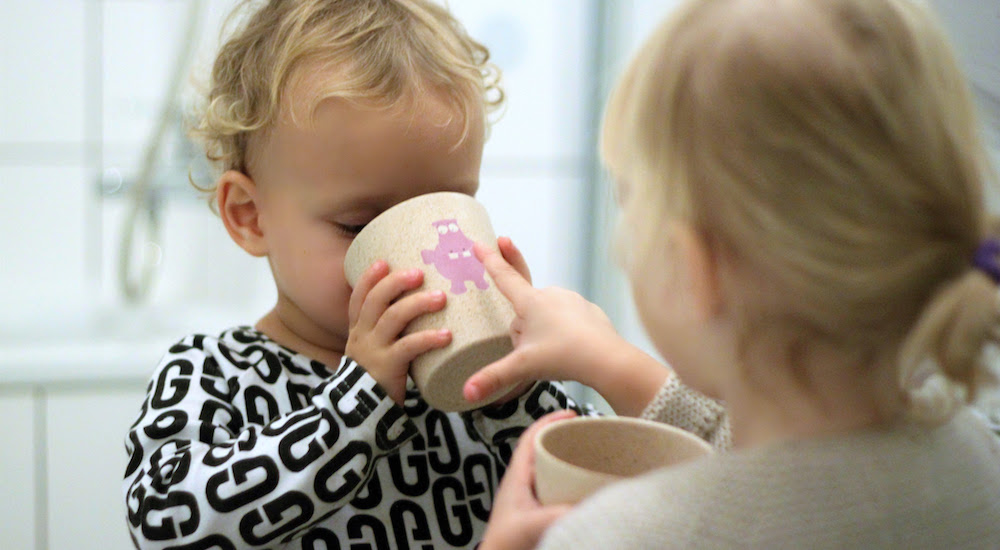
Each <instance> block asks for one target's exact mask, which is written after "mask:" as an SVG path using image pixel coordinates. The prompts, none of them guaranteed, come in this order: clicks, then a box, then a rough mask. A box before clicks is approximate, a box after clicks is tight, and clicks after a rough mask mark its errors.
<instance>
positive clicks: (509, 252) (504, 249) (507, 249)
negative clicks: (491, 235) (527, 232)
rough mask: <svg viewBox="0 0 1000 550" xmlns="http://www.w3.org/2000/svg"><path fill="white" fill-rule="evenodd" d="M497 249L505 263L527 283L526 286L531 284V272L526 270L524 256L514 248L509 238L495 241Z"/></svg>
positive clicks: (526, 263)
mask: <svg viewBox="0 0 1000 550" xmlns="http://www.w3.org/2000/svg"><path fill="white" fill-rule="evenodd" d="M497 248H499V249H500V254H501V255H502V256H503V258H504V259H505V260H507V263H509V264H510V266H511V267H513V268H514V270H516V271H517V272H518V273H520V274H521V276H522V277H524V280H525V281H528V284H531V270H530V269H529V268H528V262H527V261H526V260H525V259H524V254H521V250H520V249H518V248H517V247H516V246H514V241H513V240H511V238H510V237H500V238H499V239H497Z"/></svg>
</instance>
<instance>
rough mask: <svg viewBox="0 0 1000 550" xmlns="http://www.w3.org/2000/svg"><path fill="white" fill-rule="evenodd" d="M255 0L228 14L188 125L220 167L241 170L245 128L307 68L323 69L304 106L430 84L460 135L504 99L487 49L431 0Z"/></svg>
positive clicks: (367, 99)
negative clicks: (228, 28)
mask: <svg viewBox="0 0 1000 550" xmlns="http://www.w3.org/2000/svg"><path fill="white" fill-rule="evenodd" d="M258 4H260V3H259V2H253V1H245V2H242V3H241V4H240V5H239V6H237V7H236V9H234V10H233V13H232V14H231V15H230V18H229V21H231V22H235V21H238V22H239V24H238V25H237V26H236V28H235V29H234V30H233V31H232V33H231V34H230V36H229V38H228V40H226V41H225V43H224V44H223V45H222V47H221V48H220V50H219V52H218V55H217V56H216V58H215V62H214V66H213V68H212V73H211V81H210V83H209V84H208V91H207V93H206V94H205V98H204V102H203V104H202V105H201V107H200V108H199V109H198V110H197V111H196V112H195V117H194V121H193V124H192V128H191V131H190V133H191V135H192V137H193V138H195V139H197V140H198V141H200V142H201V143H202V144H203V146H204V148H205V153H206V156H207V158H208V159H209V161H210V162H211V163H213V165H214V166H215V168H217V169H219V170H220V171H223V170H230V169H231V170H239V171H243V172H246V170H247V162H248V159H247V156H248V141H249V139H250V137H251V136H252V135H255V134H257V133H261V132H266V131H267V130H268V129H269V128H270V127H272V125H273V124H274V123H275V122H276V120H277V118H278V116H279V114H280V112H281V109H282V102H283V100H284V98H283V94H285V93H287V90H288V89H289V87H290V86H291V85H292V84H294V82H295V81H296V78H299V77H304V76H305V75H304V74H302V73H305V72H308V73H309V74H310V75H315V74H322V75H324V76H326V81H325V82H324V83H323V84H322V86H321V88H320V90H319V91H318V92H317V94H316V97H314V98H312V102H311V105H310V107H309V110H308V113H309V114H310V115H311V114H312V113H313V111H314V110H315V108H316V107H317V106H318V104H319V103H320V102H321V101H323V100H325V99H328V98H334V97H336V98H343V99H346V100H349V101H355V102H359V103H364V104H366V105H370V106H374V107H382V108H388V107H391V106H394V105H396V104H397V103H398V102H399V101H400V100H402V99H404V98H406V97H412V95H413V93H414V92H416V91H419V90H421V89H422V88H423V87H429V88H431V89H433V90H434V91H435V92H443V93H444V94H445V95H446V96H447V98H448V99H449V100H450V101H451V102H452V104H453V106H454V107H455V110H456V112H457V113H458V114H459V115H460V116H461V120H462V123H463V128H464V131H463V133H462V139H464V138H465V136H466V135H467V133H468V131H469V129H470V125H471V123H472V122H473V121H474V120H475V117H481V116H486V114H487V113H489V112H492V111H493V110H495V109H498V108H499V106H500V105H501V104H502V102H503V91H502V90H501V88H500V71H499V69H497V68H496V67H495V66H494V65H493V64H492V63H490V62H489V51H488V50H487V49H486V47H485V46H483V45H482V44H480V43H479V42H477V41H475V40H473V39H472V38H471V37H470V36H469V35H468V33H467V32H466V31H465V29H464V28H463V27H462V25H461V24H460V23H459V22H458V21H457V20H456V19H455V18H454V17H453V16H452V15H451V14H450V13H449V12H448V10H447V9H446V8H445V7H442V6H440V5H438V4H436V3H434V2H433V1H429V0H270V1H268V2H266V3H264V4H263V5H259V6H258ZM251 8H255V9H251ZM247 12H249V13H247ZM241 15H242V16H243V17H242V18H241V17H240V16H241ZM292 115H293V117H294V115H295V113H292ZM203 190H204V191H206V192H208V193H211V192H213V189H212V188H211V187H208V188H205V189H203Z"/></svg>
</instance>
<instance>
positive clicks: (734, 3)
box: [602, 0, 1000, 418]
mask: <svg viewBox="0 0 1000 550" xmlns="http://www.w3.org/2000/svg"><path fill="white" fill-rule="evenodd" d="M979 132H980V125H979V123H978V121H977V118H976V113H975V109H974V102H973V99H972V95H971V92H970V90H969V87H968V84H967V83H966V81H965V78H964V75H963V73H962V71H961V69H960V66H959V64H958V62H957V61H956V56H955V53H954V51H953V49H952V47H951V45H950V43H949V41H948V39H947V37H946V35H945V33H944V31H943V30H942V29H941V27H940V25H939V24H938V23H937V21H936V20H935V18H934V17H933V15H932V14H931V13H930V12H929V11H928V10H927V8H926V7H924V6H922V5H921V4H920V3H917V2H912V1H910V0H815V1H810V2H795V1H780V0H776V1H760V0H700V1H691V2H687V3H686V4H684V6H683V7H681V8H679V9H678V10H677V11H676V12H674V14H673V17H672V18H671V19H670V20H669V21H668V22H667V23H665V24H664V26H662V27H661V28H659V29H658V30H657V31H656V33H655V34H654V36H653V37H652V38H651V40H650V41H649V42H648V43H647V44H646V46H645V47H644V48H643V50H642V51H641V53H640V54H639V55H638V56H637V57H636V58H635V59H634V61H633V63H632V65H631V66H630V67H629V68H628V70H627V71H626V74H625V75H624V77H623V79H622V81H621V84H620V85H619V87H618V88H617V89H616V90H615V92H614V94H613V96H612V98H611V100H610V102H609V106H608V109H607V112H606V114H605V126H604V135H603V138H602V139H603V149H604V151H603V152H604V156H605V158H606V160H607V162H608V164H609V166H610V168H611V170H612V172H613V173H614V174H615V175H616V176H617V177H618V178H619V179H620V181H622V182H623V186H624V187H625V191H626V193H627V195H628V198H627V199H626V214H627V216H628V218H629V219H630V220H632V221H634V222H636V223H638V224H640V227H638V228H635V227H633V228H631V229H632V233H631V234H632V235H634V236H635V238H634V239H631V240H630V243H629V246H627V247H626V248H627V250H626V254H627V255H628V256H629V257H630V258H631V260H628V259H627V261H633V262H635V263H636V264H638V263H639V262H642V261H643V259H644V258H651V257H656V255H657V254H660V255H662V253H663V249H662V247H663V246H665V245H666V246H669V243H665V242H664V239H663V238H662V235H663V234H664V228H665V227H666V224H665V220H671V219H673V220H678V219H679V220H683V221H685V222H687V223H690V224H691V225H692V226H693V227H695V228H696V229H697V230H698V231H699V232H700V233H702V234H703V235H705V236H706V240H707V241H708V242H709V244H710V246H711V247H712V248H713V253H714V254H715V255H716V256H717V258H719V261H720V264H719V265H720V278H721V282H722V288H723V292H725V293H727V294H730V295H731V296H732V299H731V300H729V301H730V302H731V303H732V304H733V306H734V315H735V317H736V319H737V322H738V323H739V326H740V327H742V336H743V342H744V348H745V347H746V346H748V345H750V344H751V343H752V342H754V341H760V338H759V337H761V336H762V331H763V330H765V329H767V330H768V331H771V329H774V332H771V333H772V334H782V335H783V336H784V337H789V338H790V339H791V340H792V342H791V345H795V343H796V342H799V343H801V341H802V339H804V338H810V339H812V338H818V339H821V340H822V341H825V342H828V343H832V344H834V345H837V346H838V347H840V348H841V349H843V350H855V351H857V352H859V353H860V355H861V357H862V359H861V360H860V361H859V363H861V364H867V363H866V362H868V361H871V360H872V359H871V358H872V357H884V356H886V355H888V356H894V357H896V358H898V366H899V370H898V377H899V379H900V382H901V388H900V389H901V390H905V391H904V392H903V396H904V399H905V400H908V401H909V404H910V412H912V413H914V414H915V415H917V416H921V417H939V418H940V417H943V416H946V415H947V413H948V411H949V410H951V409H952V408H954V406H956V405H957V404H958V403H959V402H960V401H962V400H965V399H968V398H969V397H970V396H972V395H973V394H974V392H975V389H976V387H977V385H978V384H979V383H980V382H982V381H983V380H986V379H988V368H987V367H986V365H984V364H983V362H982V356H981V352H982V350H983V349H984V346H987V345H988V344H992V345H996V343H997V341H998V337H1000V332H998V331H1000V303H998V292H997V285H996V283H995V282H993V281H992V280H990V279H989V278H988V277H987V276H986V275H985V274H984V273H983V272H981V271H979V270H977V269H974V268H973V266H972V258H973V255H974V253H975V251H976V249H977V246H978V245H979V244H980V242H981V240H982V239H983V238H984V237H986V236H987V235H989V234H990V233H991V230H992V228H991V220H990V219H989V216H988V215H987V213H986V210H985V206H984V187H985V185H986V184H987V183H988V182H990V179H991V178H990V176H991V175H992V173H991V169H990V166H989V161H988V156H987V154H986V151H985V149H984V147H983V145H982V143H981V137H980V135H979ZM654 248H656V250H654ZM629 252H631V254H628V253H629ZM632 267H633V268H634V267H635V266H632ZM929 364H933V365H934V366H935V367H936V368H935V369H934V370H935V371H936V372H937V373H938V374H939V375H941V376H942V377H944V378H945V379H946V381H947V384H945V385H946V386H948V388H947V390H946V392H945V393H950V394H951V396H950V398H946V399H937V398H935V399H932V400H928V399H925V397H927V396H922V395H920V394H919V393H918V392H915V391H910V390H913V389H914V384H915V383H916V382H919V381H920V380H921V379H922V378H923V375H922V374H921V373H922V372H924V371H925V368H926V367H927V366H928V365H929ZM937 397H942V396H941V395H938V396H937ZM952 398H954V399H952ZM932 401H933V402H932Z"/></svg>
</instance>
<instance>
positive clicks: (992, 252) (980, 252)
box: [972, 237, 1000, 283]
mask: <svg viewBox="0 0 1000 550" xmlns="http://www.w3.org/2000/svg"><path fill="white" fill-rule="evenodd" d="M972 265H973V266H974V267H975V268H976V269H978V270H980V271H982V272H983V273H985V274H987V275H989V277H990V279H993V282H995V283H1000V239H997V238H996V237H987V238H985V239H983V242H981V243H979V248H977V249H976V255H975V256H974V257H973V258H972Z"/></svg>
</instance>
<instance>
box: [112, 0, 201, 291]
mask: <svg viewBox="0 0 1000 550" xmlns="http://www.w3.org/2000/svg"><path fill="white" fill-rule="evenodd" d="M202 3H203V2H202V0H190V1H189V2H188V9H187V17H186V19H185V24H184V35H183V37H181V42H180V46H179V48H178V51H177V56H176V57H175V58H174V65H173V68H172V71H171V74H170V80H169V81H168V84H167V86H168V88H167V92H166V95H165V96H164V99H163V104H162V105H161V106H160V113H159V119H158V120H157V123H156V127H155V128H154V129H153V133H152V135H151V136H150V139H149V141H148V142H147V143H146V150H145V153H144V154H143V159H142V165H141V168H140V170H139V177H138V178H137V179H136V181H135V183H134V184H133V185H132V186H131V188H130V189H129V204H128V211H127V212H126V214H125V221H124V224H123V226H122V234H121V235H122V237H121V243H120V247H119V254H118V282H119V284H120V285H121V290H122V293H123V294H124V295H125V300H126V301H127V302H129V303H140V302H142V301H143V300H145V299H146V298H147V297H148V296H149V293H150V291H151V290H152V288H153V282H154V280H155V278H156V275H157V273H158V271H159V269H160V263H161V259H162V258H161V256H162V252H161V250H162V244H161V243H160V241H161V239H160V236H161V226H160V209H161V207H162V205H161V204H160V198H159V194H158V193H157V192H156V190H155V189H153V183H152V182H153V177H154V176H155V174H156V169H157V164H158V161H159V159H160V154H161V149H162V148H163V141H164V137H165V136H166V134H167V131H168V130H169V129H170V125H171V123H173V122H175V121H176V119H177V114H178V98H179V95H180V90H181V85H182V83H183V82H184V80H185V75H186V74H187V70H188V67H189V65H190V63H191V59H192V56H193V54H194V50H195V43H196V42H197V38H198V27H199V24H200V23H201V13H202ZM142 229H145V232H146V233H145V235H142V236H140V232H141V230H142ZM143 237H145V238H144V239H143ZM137 240H141V241H144V243H145V245H144V246H143V247H142V250H141V251H139V252H140V254H139V257H138V258H137V257H135V253H136V250H135V248H134V243H135V241H137Z"/></svg>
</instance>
